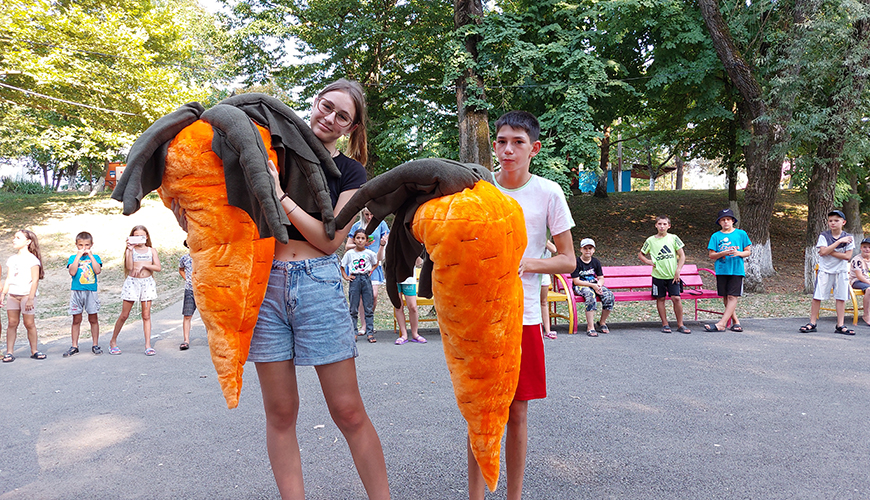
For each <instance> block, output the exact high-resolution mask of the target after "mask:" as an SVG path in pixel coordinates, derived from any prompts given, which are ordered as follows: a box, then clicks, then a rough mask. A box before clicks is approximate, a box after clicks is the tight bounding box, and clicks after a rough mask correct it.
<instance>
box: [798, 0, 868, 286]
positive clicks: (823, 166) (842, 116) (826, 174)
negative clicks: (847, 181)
mask: <svg viewBox="0 0 870 500" xmlns="http://www.w3.org/2000/svg"><path fill="white" fill-rule="evenodd" d="M864 3H865V5H866V4H867V3H868V2H867V0H865V2H864ZM849 45H850V46H849V48H848V50H846V51H845V53H846V54H850V55H857V57H851V56H847V60H846V61H845V63H844V64H843V66H842V71H843V73H842V75H841V76H840V78H839V79H838V81H839V82H841V84H840V85H839V86H838V87H837V89H836V91H835V92H834V93H833V94H831V95H830V96H828V102H827V106H828V107H829V108H832V109H834V110H835V111H834V112H833V115H832V116H831V117H829V121H828V123H829V124H830V125H829V127H828V131H827V138H826V139H825V140H823V141H822V142H821V143H820V144H819V146H818V148H817V149H816V155H815V156H816V160H815V163H814V164H813V170H812V174H811V176H810V181H809V183H808V184H807V206H808V208H809V210H808V214H807V234H806V238H805V241H806V248H805V249H804V288H805V290H806V291H807V292H811V291H812V285H813V279H812V278H813V274H814V268H815V264H816V262H818V250H817V249H816V248H815V246H816V240H817V239H818V235H819V233H820V232H821V231H823V230H824V228H825V227H826V226H827V224H826V221H827V214H828V212H829V211H830V210H831V209H832V208H833V206H834V188H835V187H836V183H837V176H838V175H839V172H840V166H841V156H842V154H843V148H844V147H845V145H846V137H847V136H848V134H849V133H850V132H851V131H852V129H853V127H854V124H855V123H856V122H857V121H858V120H860V119H861V118H862V117H861V116H860V114H858V113H855V109H856V108H857V107H858V106H859V105H860V103H861V99H862V96H863V94H864V90H865V87H866V82H867V73H866V67H867V65H868V64H870V20H867V19H862V20H859V21H856V22H855V25H854V27H853V30H852V37H851V40H850V43H849ZM852 185H853V190H854V191H855V192H857V179H854V182H853V184H852ZM853 210H854V212H856V213H855V220H854V222H857V223H858V224H860V211H859V210H858V209H853ZM846 217H847V222H849V219H851V218H852V217H853V216H852V215H850V214H848V213H847V215H846ZM862 234H863V231H862ZM853 236H854V234H853ZM858 241H860V240H856V241H855V247H856V249H858V250H859V251H860V244H859V243H858ZM852 255H855V251H853V252H852Z"/></svg>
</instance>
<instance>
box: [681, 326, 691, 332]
mask: <svg viewBox="0 0 870 500" xmlns="http://www.w3.org/2000/svg"><path fill="white" fill-rule="evenodd" d="M677 331H678V332H680V333H692V330H689V329H688V328H686V326H685V325H683V326H678V327H677Z"/></svg>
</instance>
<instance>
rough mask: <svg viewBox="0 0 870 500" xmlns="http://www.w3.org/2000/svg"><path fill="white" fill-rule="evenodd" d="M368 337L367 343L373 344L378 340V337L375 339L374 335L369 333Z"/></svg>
mask: <svg viewBox="0 0 870 500" xmlns="http://www.w3.org/2000/svg"><path fill="white" fill-rule="evenodd" d="M368 339H369V344H374V343H375V342H377V341H378V339H376V338H375V336H374V335H369V336H368Z"/></svg>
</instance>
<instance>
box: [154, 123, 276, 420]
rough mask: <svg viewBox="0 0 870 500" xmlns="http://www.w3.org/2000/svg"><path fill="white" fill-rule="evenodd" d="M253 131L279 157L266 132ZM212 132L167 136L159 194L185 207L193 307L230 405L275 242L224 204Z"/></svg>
mask: <svg viewBox="0 0 870 500" xmlns="http://www.w3.org/2000/svg"><path fill="white" fill-rule="evenodd" d="M258 129H259V131H260V135H261V136H262V137H263V142H264V143H265V145H266V151H268V153H269V156H270V159H272V161H275V162H276V158H275V152H274V151H272V149H271V148H270V147H269V146H270V137H269V132H268V131H267V130H265V129H263V128H262V127H258ZM213 135H214V133H213V131H212V127H211V125H209V124H208V123H206V122H204V121H202V120H199V121H197V122H195V123H193V124H192V125H190V126H188V127H186V128H185V129H183V130H182V131H181V132H180V133H179V134H178V135H177V136H176V137H175V139H173V140H172V142H171V143H170V145H169V150H168V152H167V155H166V171H165V172H164V175H163V184H162V186H161V187H160V189H159V190H158V193H159V194H160V197H161V198H162V199H163V203H164V204H165V205H166V206H167V207H171V204H172V202H173V201H175V202H176V203H177V204H178V205H179V206H180V207H181V208H183V209H184V210H185V212H186V216H187V234H188V235H187V243H188V246H189V247H190V256H191V258H192V259H193V266H194V272H193V285H194V286H193V290H194V296H195V297H196V305H197V309H199V311H200V315H201V316H202V321H203V323H204V324H205V327H206V330H207V331H208V345H209V348H210V350H211V356H212V362H213V363H214V365H215V369H216V370H217V373H218V381H219V382H220V385H221V389H222V390H223V393H224V398H226V400H227V406H228V407H230V408H235V407H236V406H238V404H239V393H240V391H241V388H242V372H243V369H244V364H245V361H246V360H247V357H248V349H249V347H250V344H251V333H252V332H253V328H254V325H255V324H256V323H257V314H258V312H259V309H260V304H261V303H262V302H263V296H264V295H265V293H266V285H267V283H268V281H269V271H270V269H271V264H272V256H273V255H274V253H275V240H274V239H273V238H259V236H258V231H257V226H256V225H255V224H254V221H253V220H251V218H250V217H249V216H248V214H247V213H245V212H244V211H243V210H241V209H239V208H236V207H233V206H230V205H229V203H228V201H227V192H226V186H225V183H224V169H223V166H222V164H221V160H220V158H218V157H217V155H216V154H215V153H214V152H213V151H212V150H211V145H212V139H213ZM276 163H277V162H276Z"/></svg>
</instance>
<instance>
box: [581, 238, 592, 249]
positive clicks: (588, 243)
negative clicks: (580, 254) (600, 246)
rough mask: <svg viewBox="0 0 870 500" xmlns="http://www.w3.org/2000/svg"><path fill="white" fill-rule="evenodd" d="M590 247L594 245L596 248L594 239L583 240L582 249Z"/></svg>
mask: <svg viewBox="0 0 870 500" xmlns="http://www.w3.org/2000/svg"><path fill="white" fill-rule="evenodd" d="M589 245H592V246H593V247H594V246H595V240H593V239H592V238H583V239H582V240H581V241H580V248H583V247H585V246H589Z"/></svg>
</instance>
